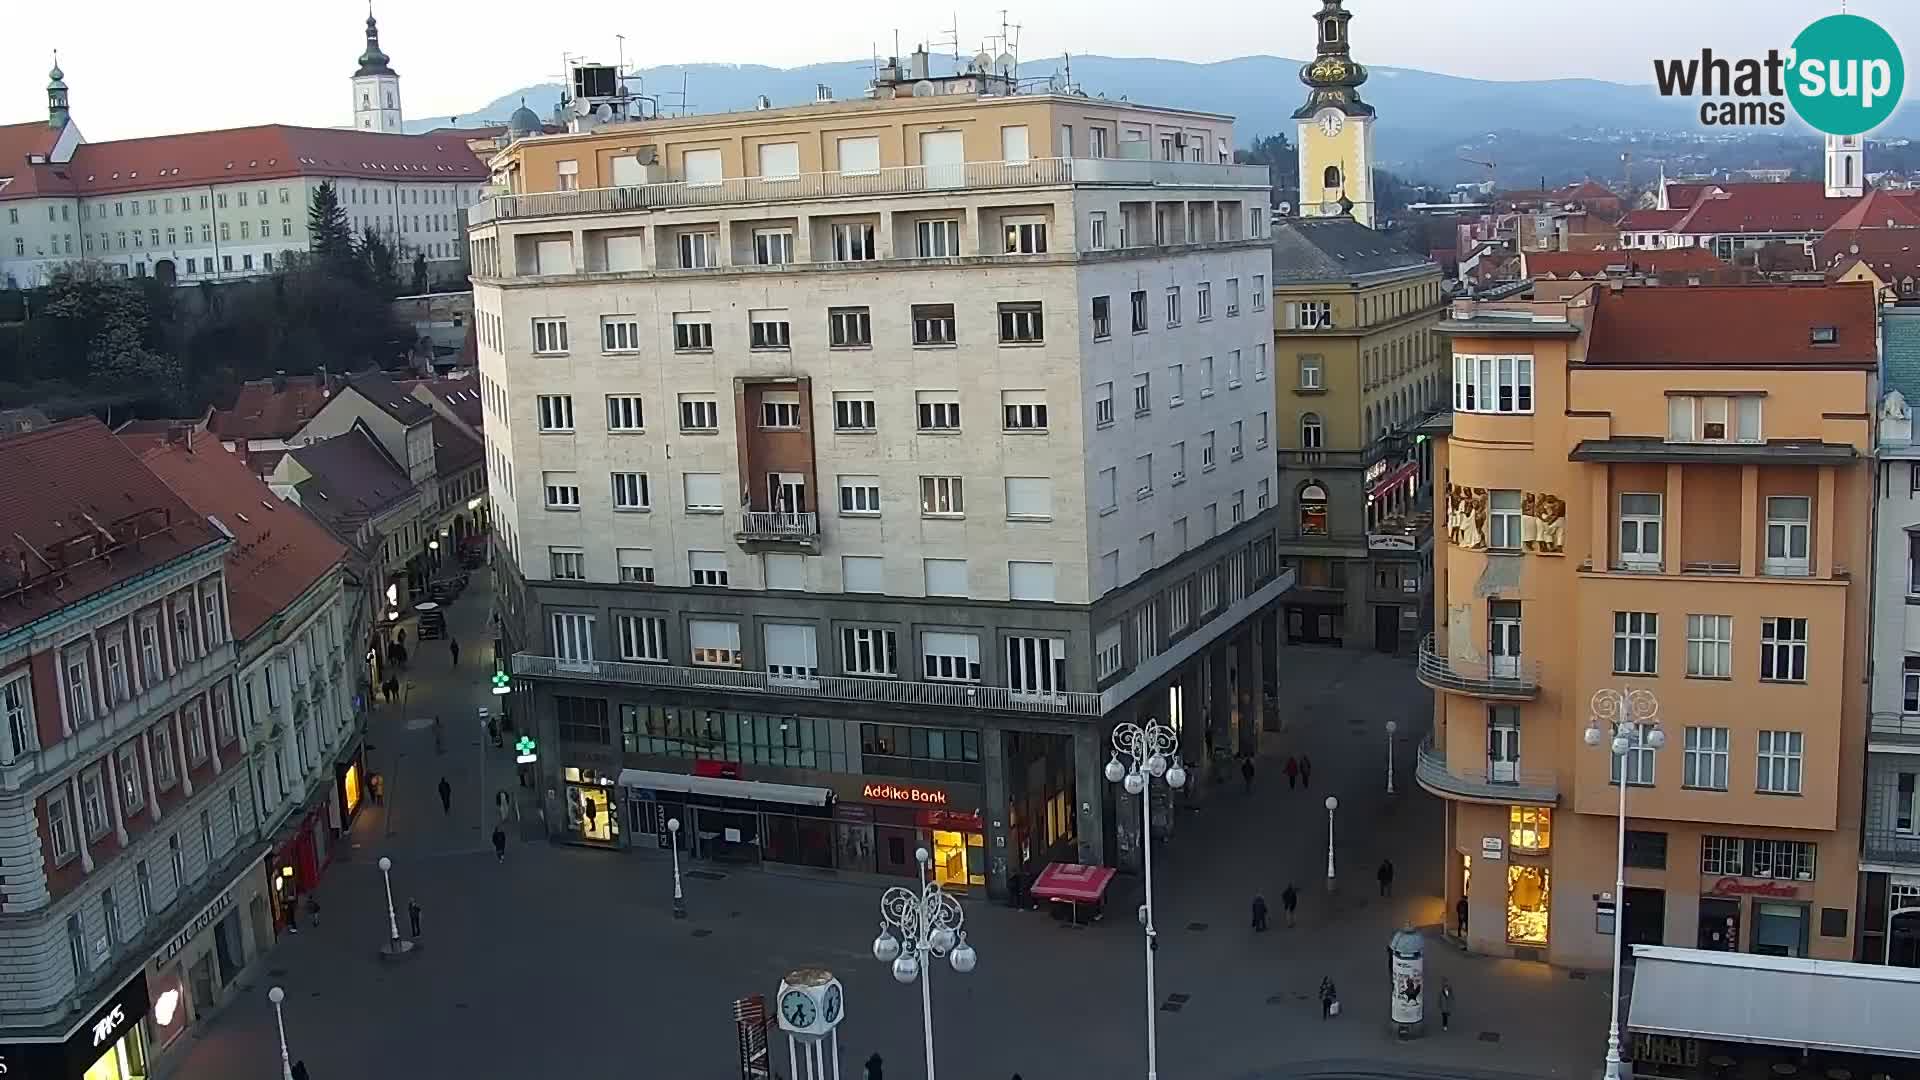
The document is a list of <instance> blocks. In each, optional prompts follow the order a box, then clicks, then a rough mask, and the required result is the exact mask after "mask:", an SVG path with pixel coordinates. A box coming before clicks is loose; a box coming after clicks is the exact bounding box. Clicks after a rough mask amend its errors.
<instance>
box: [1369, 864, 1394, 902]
mask: <svg viewBox="0 0 1920 1080" xmlns="http://www.w3.org/2000/svg"><path fill="white" fill-rule="evenodd" d="M1373 876H1374V880H1376V881H1378V882H1380V895H1381V896H1392V895H1393V860H1392V859H1381V860H1380V869H1378V870H1376V871H1374V873H1373Z"/></svg>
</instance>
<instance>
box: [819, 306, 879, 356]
mask: <svg viewBox="0 0 1920 1080" xmlns="http://www.w3.org/2000/svg"><path fill="white" fill-rule="evenodd" d="M827 339H828V341H829V342H830V343H831V344H832V345H833V347H834V348H836V349H855V348H867V347H869V346H871V345H872V344H873V316H872V314H871V313H870V312H869V311H868V309H866V308H863V307H858V308H851V307H850V308H830V309H828V311H827Z"/></svg>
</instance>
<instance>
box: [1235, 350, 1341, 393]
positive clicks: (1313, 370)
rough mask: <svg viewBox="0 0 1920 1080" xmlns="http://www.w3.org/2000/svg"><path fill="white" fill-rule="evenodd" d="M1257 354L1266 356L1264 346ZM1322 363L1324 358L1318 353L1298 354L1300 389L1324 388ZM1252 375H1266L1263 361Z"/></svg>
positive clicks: (1260, 376)
mask: <svg viewBox="0 0 1920 1080" xmlns="http://www.w3.org/2000/svg"><path fill="white" fill-rule="evenodd" d="M1259 355H1260V356H1261V357H1265V356H1266V349H1265V348H1264V347H1262V348H1261V350H1260V352H1259ZM1324 364H1325V359H1324V358H1323V357H1322V356H1321V355H1320V354H1319V353H1301V354H1300V389H1302V390H1320V389H1323V388H1324V386H1325V384H1324V382H1323V381H1322V380H1323V378H1324V374H1323V372H1324V370H1325V369H1324V366H1323V365H1324ZM1253 377H1254V378H1256V379H1263V378H1265V377H1266V365H1265V364H1264V363H1262V364H1261V366H1260V368H1259V370H1256V371H1255V372H1254V373H1253Z"/></svg>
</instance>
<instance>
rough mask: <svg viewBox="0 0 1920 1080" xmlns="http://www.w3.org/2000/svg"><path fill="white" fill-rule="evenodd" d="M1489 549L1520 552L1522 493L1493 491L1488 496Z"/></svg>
mask: <svg viewBox="0 0 1920 1080" xmlns="http://www.w3.org/2000/svg"><path fill="white" fill-rule="evenodd" d="M1487 547H1488V548H1489V549H1491V550H1496V551H1518V550H1520V493H1519V492H1518V491H1493V492H1489V493H1488V495H1487Z"/></svg>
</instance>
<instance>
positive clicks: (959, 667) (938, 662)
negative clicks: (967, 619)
mask: <svg viewBox="0 0 1920 1080" xmlns="http://www.w3.org/2000/svg"><path fill="white" fill-rule="evenodd" d="M920 659H921V671H922V673H923V674H924V675H925V676H926V678H927V679H929V680H931V681H934V682H979V681H980V638H979V637H978V636H977V635H974V634H956V633H948V632H945V631H939V630H926V631H922V632H921V634H920Z"/></svg>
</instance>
